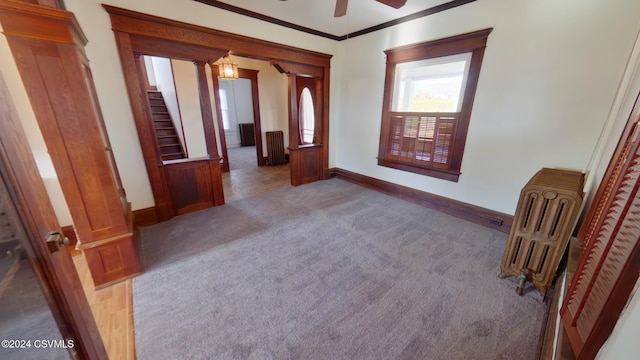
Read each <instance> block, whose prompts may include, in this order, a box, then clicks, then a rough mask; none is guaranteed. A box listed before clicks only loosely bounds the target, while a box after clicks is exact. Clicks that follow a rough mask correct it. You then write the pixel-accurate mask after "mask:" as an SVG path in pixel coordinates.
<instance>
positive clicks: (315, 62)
mask: <svg viewBox="0 0 640 360" xmlns="http://www.w3.org/2000/svg"><path fill="white" fill-rule="evenodd" d="M102 6H103V7H104V9H105V10H106V11H107V12H108V13H109V16H110V19H111V24H112V29H113V31H114V35H115V38H116V44H117V46H118V53H119V56H120V60H121V61H120V62H121V65H122V71H123V73H124V78H125V83H126V85H127V93H128V95H129V102H130V104H131V109H132V112H133V117H134V121H135V124H136V129H137V131H138V137H139V139H140V145H141V147H142V154H143V157H144V160H145V166H146V168H147V173H148V176H149V182H150V183H151V189H152V193H153V197H154V200H155V204H156V213H157V216H158V219H159V220H160V221H166V220H169V219H170V218H171V217H173V216H175V215H176V206H175V204H174V203H173V202H174V200H175V199H173V198H172V194H174V192H172V189H171V188H170V186H169V184H168V180H167V177H168V176H169V175H170V174H168V171H170V170H171V169H169V168H167V167H166V166H164V165H163V163H162V162H161V161H160V160H159V159H160V158H159V156H158V155H157V149H156V148H157V146H156V145H155V141H156V140H155V139H154V136H153V132H152V129H151V127H150V116H151V115H150V111H149V109H148V105H146V104H145V101H143V99H142V97H141V93H142V92H143V90H144V81H143V79H142V78H141V75H140V71H139V70H138V67H139V66H142V64H141V62H140V61H141V60H140V59H139V55H140V54H145V55H154V56H161V57H172V54H175V50H174V49H175V48H176V47H178V48H179V51H178V52H179V53H180V54H182V55H181V56H183V58H184V56H188V54H189V52H190V49H193V50H194V53H195V54H196V55H197V56H202V57H204V56H205V53H206V52H208V53H209V54H213V55H209V56H213V57H214V58H215V57H216V54H218V55H219V54H221V53H223V54H226V53H229V52H231V53H233V54H234V55H237V56H245V57H249V58H255V59H260V60H265V61H284V62H287V63H291V64H297V65H300V66H298V68H301V69H310V68H311V67H316V68H318V69H319V71H318V70H315V73H317V74H320V72H321V73H322V75H323V77H324V78H323V96H324V97H326V98H325V99H323V100H322V102H321V103H322V106H323V109H325V111H324V112H323V113H322V116H321V120H319V121H320V122H321V124H322V125H321V126H322V128H323V129H325V130H326V131H325V132H324V135H323V136H324V138H325V144H327V143H328V126H329V112H328V111H326V110H327V109H328V108H329V92H328V89H329V77H330V64H331V57H332V55H329V54H323V53H318V52H314V51H309V50H304V49H299V48H295V47H291V46H287V45H283V44H277V43H272V42H268V41H263V40H260V39H255V38H250V37H245V36H241V35H237V34H231V33H227V32H222V31H218V30H215V29H209V28H205V27H202V26H197V25H192V24H188V23H184V22H179V21H175V20H171V19H167V18H161V17H156V16H153V15H148V14H144V13H139V12H135V11H130V10H126V9H121V8H117V7H113V6H109V5H102ZM203 49H206V51H203ZM216 59H217V58H216ZM190 60H207V59H190ZM209 60H210V59H209ZM205 100H206V99H205ZM257 130H258V129H256V132H257ZM209 147H210V148H211V146H209ZM216 148H217V147H216ZM209 156H210V158H211V159H219V158H218V157H217V155H216V154H209ZM318 156H319V157H320V158H319V162H320V163H321V164H323V166H326V165H325V164H328V158H329V151H328V147H327V146H324V147H322V149H321V150H320V151H319V152H318ZM261 159H262V157H259V158H258V160H261ZM219 165H220V164H219V163H218V164H217V165H216V166H213V164H212V166H211V174H212V176H213V177H214V178H213V180H215V181H214V182H213V185H214V186H216V187H219V189H218V188H216V189H215V191H214V192H215V194H216V195H215V197H214V201H215V203H216V205H220V204H222V203H224V200H223V199H224V196H223V190H222V182H221V181H218V180H217V178H216V177H217V176H218V175H217V174H218V172H219V170H220V166H219ZM174 170H175V169H174ZM327 170H328V169H327V168H326V167H325V168H323V169H322V173H323V175H325V176H326V175H327V174H328V171H327ZM199 174H202V172H199ZM174 175H175V174H174ZM192 178H194V177H192ZM194 179H195V178H194ZM174 190H175V189H174Z"/></svg>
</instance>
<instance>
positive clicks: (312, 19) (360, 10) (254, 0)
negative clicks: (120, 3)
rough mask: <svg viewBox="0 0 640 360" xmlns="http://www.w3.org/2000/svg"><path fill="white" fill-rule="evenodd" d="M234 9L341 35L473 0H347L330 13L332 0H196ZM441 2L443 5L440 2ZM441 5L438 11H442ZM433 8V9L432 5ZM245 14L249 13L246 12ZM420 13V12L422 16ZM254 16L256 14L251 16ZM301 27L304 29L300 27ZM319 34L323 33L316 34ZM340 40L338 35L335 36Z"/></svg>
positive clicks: (342, 36)
mask: <svg viewBox="0 0 640 360" xmlns="http://www.w3.org/2000/svg"><path fill="white" fill-rule="evenodd" d="M195 1H199V2H202V3H205V4H209V5H212V6H215V7H221V8H225V5H231V7H230V8H227V10H230V11H234V12H240V13H241V12H242V11H243V10H244V11H247V10H248V11H249V12H252V13H255V14H254V15H258V16H263V17H264V16H266V17H268V18H271V19H272V20H268V19H266V20H265V21H271V22H274V21H273V20H276V21H275V22H276V23H277V22H280V23H281V25H284V26H287V25H286V24H283V23H282V22H286V23H290V24H293V25H297V26H298V27H305V28H309V29H311V30H315V31H316V32H320V33H324V34H326V35H329V36H327V37H331V36H332V37H336V38H344V37H346V35H347V34H353V33H357V32H359V31H361V30H365V29H368V28H371V27H374V26H378V25H381V24H384V23H387V22H390V21H394V20H398V19H401V20H402V18H403V17H406V16H410V15H412V14H417V13H421V12H422V13H423V14H424V15H428V13H429V9H432V8H436V9H440V8H442V9H446V8H450V7H453V5H455V6H459V5H462V4H465V3H468V2H471V1H475V0H408V1H407V3H406V4H405V6H404V7H402V8H400V9H394V8H392V7H390V6H387V5H384V4H381V3H379V2H377V1H375V0H349V5H348V8H347V15H345V16H343V17H339V18H335V17H334V16H333V14H334V10H335V5H336V2H335V0H195ZM439 5H442V6H439ZM442 9H440V10H439V11H441V10H442ZM434 10H435V9H434ZM245 15H248V16H251V15H250V14H249V13H245ZM424 15H422V16H424ZM254 17H256V16H254ZM303 31H304V30H303ZM318 35H321V36H322V34H318ZM338 40H339V39H338Z"/></svg>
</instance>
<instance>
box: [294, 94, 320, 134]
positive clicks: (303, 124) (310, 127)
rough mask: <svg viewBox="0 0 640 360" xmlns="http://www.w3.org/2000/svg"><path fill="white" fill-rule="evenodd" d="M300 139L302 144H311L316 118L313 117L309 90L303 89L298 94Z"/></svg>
mask: <svg viewBox="0 0 640 360" xmlns="http://www.w3.org/2000/svg"><path fill="white" fill-rule="evenodd" d="M299 112H300V114H299V115H298V118H299V119H300V139H302V143H303V144H313V142H314V138H315V128H316V118H315V115H314V112H315V109H314V107H313V98H312V97H311V91H309V88H306V87H305V88H304V89H303V90H302V93H301V94H300V110H299Z"/></svg>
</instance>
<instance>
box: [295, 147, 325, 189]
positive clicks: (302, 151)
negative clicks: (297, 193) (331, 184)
mask: <svg viewBox="0 0 640 360" xmlns="http://www.w3.org/2000/svg"><path fill="white" fill-rule="evenodd" d="M321 151H322V145H314V144H310V145H300V146H298V147H296V148H289V162H290V164H291V165H290V166H291V185H293V186H298V185H302V184H307V183H311V182H314V181H318V180H322V163H321V162H320V159H321V157H320V156H319V154H320V152H321Z"/></svg>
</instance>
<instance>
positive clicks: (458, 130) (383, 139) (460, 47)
mask: <svg viewBox="0 0 640 360" xmlns="http://www.w3.org/2000/svg"><path fill="white" fill-rule="evenodd" d="M492 30H493V28H487V29H482V30H477V31H473V32H469V33H465V34H461V35H455V36H450V37H446V38H442V39H436V40H432V41H426V42H421V43H416V44H409V45H404V46H399V47H396V48H393V49H389V50H385V54H386V55H387V64H386V70H385V82H384V94H383V103H382V121H381V128H380V141H379V144H378V165H380V166H385V167H389V168H394V169H398V170H403V171H408V172H413V173H417V174H422V175H427V176H433V177H437V178H440V179H444V180H449V181H454V182H457V181H458V179H459V177H460V170H461V167H462V157H463V155H464V148H465V144H466V139H467V132H468V128H469V122H470V119H471V109H472V107H473V101H474V99H475V93H476V88H477V84H478V78H479V77H480V69H481V66H482V59H483V57H484V49H485V47H486V43H487V40H488V37H489V34H490V33H491V31H492ZM468 52H471V54H472V55H471V59H470V64H469V73H468V76H467V82H466V85H465V91H464V97H463V99H462V107H461V109H460V112H459V113H457V120H456V122H455V126H454V129H453V130H452V133H453V138H452V139H451V142H450V144H449V152H448V154H449V159H448V161H447V162H446V164H444V166H442V165H438V166H436V164H435V163H434V162H424V163H420V164H419V163H417V162H416V163H408V162H407V160H406V159H399V156H398V155H394V154H392V153H391V152H390V149H389V147H390V139H391V138H392V134H391V133H390V127H391V126H392V125H393V122H392V120H391V119H392V116H394V115H398V114H401V113H399V112H396V111H392V110H394V109H391V106H392V105H391V103H392V97H393V91H394V86H395V77H396V76H395V72H396V67H397V65H398V64H401V63H405V62H409V61H417V60H423V59H430V58H436V57H441V56H448V55H456V54H463V53H468ZM436 126H438V125H437V124H436ZM403 139H404V137H403ZM400 146H402V145H400ZM413 160H415V159H413Z"/></svg>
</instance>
